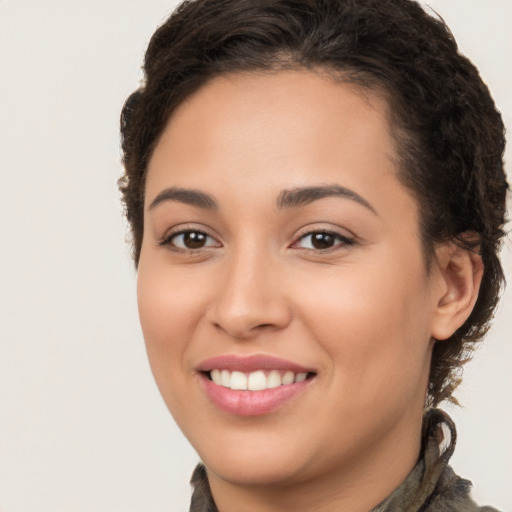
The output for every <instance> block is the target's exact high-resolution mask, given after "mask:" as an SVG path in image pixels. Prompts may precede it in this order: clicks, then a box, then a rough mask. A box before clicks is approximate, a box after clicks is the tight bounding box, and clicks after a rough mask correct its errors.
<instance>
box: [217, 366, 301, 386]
mask: <svg viewBox="0 0 512 512" xmlns="http://www.w3.org/2000/svg"><path fill="white" fill-rule="evenodd" d="M210 377H211V379H212V381H213V382H214V383H215V384H217V385H218V386H224V387H225V388H231V389H237V390H249V391H261V390H263V389H272V388H277V387H279V386H286V385H289V384H293V383H294V382H303V381H305V380H306V379H307V377H308V374H307V373H294V372H291V371H287V372H284V373H282V372H279V370H271V371H270V372H268V373H265V372H264V371H263V370H257V371H255V372H250V373H243V372H238V371H234V372H230V371H229V370H219V369H217V368H215V369H214V370H212V371H211V372H210Z"/></svg>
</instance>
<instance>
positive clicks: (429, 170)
mask: <svg viewBox="0 0 512 512" xmlns="http://www.w3.org/2000/svg"><path fill="white" fill-rule="evenodd" d="M143 69H144V74H145V77H144V80H143V83H142V85H141V87H140V88H139V89H138V90H136V91H135V92H134V93H133V94H132V95H131V96H130V97H129V98H128V99H127V100H126V103H125V105H124V108H123V111H122V115H121V135H122V151H123V163H124V167H125V174H124V176H122V177H121V179H120V180H119V187H120V190H121V193H122V197H123V202H124V205H125V210H126V216H127V219H128V221H129V224H130V227H131V233H132V241H133V257H134V260H135V264H136V265H137V264H138V260H139V256H140V250H141V244H142V237H143V216H144V188H145V176H146V168H147V165H148V161H149V159H150V157H151V155H152V151H153V149H154V147H155V145H156V144H157V142H158V140H159V137H160V135H161V133H162V132H163V130H164V128H165V125H166V123H167V121H168V119H169V117H170V116H171V115H172V113H173V111H174V110H175V109H176V107H177V106H178V105H180V104H181V103H182V102H183V101H184V100H185V99H186V98H188V97H189V96H190V95H192V94H193V93H194V92H195V91H197V90H198V89H199V88H200V87H202V86H203V85H204V84H206V83H207V82H208V80H210V79H211V78H213V77H216V76H219V75H222V74H227V73H236V72H241V71H266V70H268V71H275V70H280V69H311V70H324V71H325V70H327V71H330V72H331V74H332V75H333V77H335V79H336V80H339V81H341V82H349V83H355V84H357V85H358V86H360V87H362V88H367V89H371V90H374V91H377V92H378V93H380V94H381V95H383V96H384V97H385V98H386V99H387V101H388V104H389V107H390V126H391V130H392V133H393V135H394V138H395V141H396V143H397V147H398V153H399V159H400V162H399V166H398V167H399V169H398V177H399V179H400V180H401V181H402V183H403V184H404V185H405V186H406V187H408V189H409V190H410V191H411V193H412V194H413V196H414V197H415V198H416V200H417V202H418V204H419V208H420V217H421V220H420V224H421V225H420V231H421V236H422V241H423V246H424V253H425V256H426V264H427V267H428V265H429V262H430V261H431V258H432V255H433V254H434V249H435V247H436V245H437V244H441V243H445V242H447V241H454V242H455V243H457V244H459V245H460V246H462V247H463V248H465V249H466V250H470V251H478V253H479V254H480V255H481V257H482V261H483V264H484V274H483V279H482V283H481V287H480V292H479V296H478V300H477V302H476V305H475V307H474V309H473V311H472V313H471V315H470V316H469V318H468V319H467V321H466V322H465V323H464V325H462V327H460V328H459V329H458V330H457V331H456V332H455V333H454V334H453V335H452V336H451V337H450V338H449V339H447V340H443V341H442V342H436V343H435V344H434V349H433V355H432V363H431V370H430V382H429V389H428V399H427V405H428V406H435V405H437V404H438V403H439V402H441V401H442V400H444V399H450V400H452V401H455V402H456V400H455V399H454V398H453V396H452V394H453V391H454V390H455V388H456V387H457V385H458V384H459V382H460V373H461V367H462V365H463V364H464V363H465V362H466V361H467V360H468V359H469V357H470V356H471V353H472V351H473V348H474V346H475V343H476V342H477V341H479V340H481V339H482V337H483V336H484V334H485V333H486V331H487V329H488V327H489V323H490V321H491V319H492V316H493V313H494V310H495V308H496V305H497V302H498V299H499V295H500V289H501V286H502V284H503V281H504V276H503V271H502V267H501V263H500V260H499V258H498V252H499V249H500V245H501V241H502V238H503V236H504V231H503V227H504V223H505V215H506V195H507V189H508V184H507V181H506V176H505V172H504V169H503V153H504V148H505V135H504V126H503V122H502V119H501V116H500V113H499V112H498V111H497V109H496V107H495V105H494V102H493V99H492V98H491V96H490V93H489V90H488V88H487V87H486V85H485V84H484V82H483V81H482V79H481V78H480V76H479V73H478V70H477V69H476V68H475V66H474V65H473V64H472V63H471V62H470V61H469V60H468V59H467V58H466V57H464V56H463V55H461V54H460V53H459V52H458V48H457V44H456V42H455V40H454V38H453V35H452V34H451V32H450V30H449V28H448V27H447V26H446V25H445V23H444V22H443V20H442V19H440V18H437V17H432V16H430V15H429V14H427V13H426V12H425V11H424V10H423V9H422V8H421V7H420V5H419V4H417V3H416V2H415V1H413V0H189V1H185V2H183V3H182V4H181V5H180V6H179V7H178V8H177V9H176V11H175V12H174V13H173V14H172V15H171V16H170V18H169V19H168V20H167V21H166V22H165V23H164V24H163V25H162V26H160V28H158V29H157V31H156V32H155V34H154V35H153V37H152V39H151V41H150V43H149V47H148V49H147V52H146V56H145V61H144V68H143ZM468 234H469V235H468Z"/></svg>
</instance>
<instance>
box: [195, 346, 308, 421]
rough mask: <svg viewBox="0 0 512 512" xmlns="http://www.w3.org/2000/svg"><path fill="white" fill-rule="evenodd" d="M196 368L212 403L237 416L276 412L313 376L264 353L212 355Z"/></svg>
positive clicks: (300, 390) (305, 370)
mask: <svg viewBox="0 0 512 512" xmlns="http://www.w3.org/2000/svg"><path fill="white" fill-rule="evenodd" d="M197 369H198V373H199V375H200V382H201V384H202V386H203V389H204V391H205V392H206V395H207V396H208V398H209V399H210V400H211V402H212V403H213V404H215V405H216V406H217V407H219V408H220V409H222V410H223V411H225V412H228V413H230V414H235V415H238V416H260V415H264V414H268V413H271V412H273V411H276V410H277V409H280V408H281V407H282V406H284V405H285V404H286V403H287V402H289V401H290V400H291V399H292V398H294V397H296V396H298V395H300V394H302V393H303V392H304V391H305V390H306V389H307V388H308V387H309V385H310V384H311V383H312V381H314V380H315V377H316V372H315V371H313V370H311V369H308V368H305V367H303V366H301V365H298V364H295V363H292V362H290V361H286V360H283V359H279V358H275V357H271V356H264V355H254V356H248V357H243V356H237V355H225V356H220V357H215V358H213V359H209V360H208V361H204V362H203V363H201V364H200V365H199V367H198V368H197Z"/></svg>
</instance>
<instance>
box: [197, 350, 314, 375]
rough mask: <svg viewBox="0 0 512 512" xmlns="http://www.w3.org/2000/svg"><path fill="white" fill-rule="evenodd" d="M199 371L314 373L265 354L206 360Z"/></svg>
mask: <svg viewBox="0 0 512 512" xmlns="http://www.w3.org/2000/svg"><path fill="white" fill-rule="evenodd" d="M197 369H198V370H199V371H201V372H209V371H211V370H214V369H219V370H230V371H239V372H253V371H256V370H284V371H291V372H294V373H310V372H313V370H312V369H310V368H306V367H304V366H301V365H299V364H297V363H294V362H292V361H287V360H286V359H280V358H278V357H274V356H268V355H263V354H256V355H252V356H240V355H235V354H225V355H221V356H217V357H212V358H210V359H206V360H205V361H203V362H201V363H200V364H199V366H198V367H197Z"/></svg>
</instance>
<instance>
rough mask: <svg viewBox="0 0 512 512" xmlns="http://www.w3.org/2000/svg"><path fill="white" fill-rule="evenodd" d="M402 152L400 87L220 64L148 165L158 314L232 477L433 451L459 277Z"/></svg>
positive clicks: (142, 296)
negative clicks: (395, 94) (434, 256)
mask: <svg viewBox="0 0 512 512" xmlns="http://www.w3.org/2000/svg"><path fill="white" fill-rule="evenodd" d="M395 157H396V153H395V148H394V144H393V140H392V138H391V136H390V130H389V126H388V122H387V119H386V105H385V103H384V102H383V101H382V100H380V99H379V98H378V97H375V96H373V95H371V94H370V93H365V92H362V91H360V90H357V89H355V88H354V87H350V86H347V85H343V84H339V83H335V82H334V81H332V80H331V79H329V78H326V77H322V76H320V75H319V74H315V73H313V72H308V71H283V72H278V73H274V74H236V75H231V76H227V77H221V78H217V79H215V80H213V81H212V82H210V83H209V84H208V85H206V86H205V87H203V88H202V89H201V90H199V92H197V93H196V94H194V95H193V96H192V97H191V98H190V99H188V100H187V101H186V102H185V103H183V104H182V105H181V106H180V107H179V108H178V109H177V110H176V112H175V113H174V114H173V116H172V118H171V120H170V122H169V123H168V125H167V127H166V129H165V131H164V133H163V134H162V137H161V139H160V140H159V142H158V145H157V146H156V149H155V151H154V154H153V156H152V159H151V161H150V164H149V168H148V176H147V187H146V199H145V201H146V202H145V223H144V239H143V243H142V252H141V257H140V264H139V274H138V300H139V309H140V319H141V324H142V329H143V332H144V337H145V341H146V345H147V351H148V355H149V360H150V364H151V368H152V371H153V373H154V376H155V379H156V382H157V384H158V386H159V389H160V391H161V393H162V395H163V397H164V400H165V402H166V404H167V406H168V407H169V409H170V411H171V413H172V415H173V416H174V418H175V420H176V422H177V423H178V424H179V426H180V427H181V429H182V430H183V432H184V433H185V435H186V436H187V438H188V439H189V440H190V442H191V443H192V445H193V446H194V447H195V449H196V450H197V451H198V453H199V455H200V457H201V458H202V460H203V461H204V462H205V464H206V466H207V467H208V469H209V471H210V475H211V476H213V477H214V478H220V479H222V480H224V481H230V482H238V483H244V482H250V483H261V484H264V483H269V482H288V483H290V482H294V481H297V482H298V481H305V480H306V479H308V478H314V477H315V476H318V475H322V474H325V472H326V471H332V472H335V471H345V472H348V471H353V472H354V474H357V472H358V470H361V471H362V470H364V468H367V469H368V468H369V467H370V466H371V463H373V462H375V463H378V461H379V458H380V459H382V460H386V458H387V460H388V462H387V464H389V465H393V464H395V463H397V464H398V463H399V462H398V461H399V459H400V454H399V453H400V449H398V450H397V448H398V447H402V449H403V451H404V452H407V450H408V447H412V450H416V452H415V453H417V449H418V445H417V443H418V439H417V434H418V433H419V430H420V423H421V412H422V406H423V403H424V399H425V393H426V387H427V382H428V372H429V363H430V354H431V348H432V345H431V332H432V324H433V323H434V322H435V315H434V309H435V305H436V303H437V301H438V299H439V295H440V293H441V292H442V282H441V281H442V280H441V278H440V277H439V272H437V271H436V268H435V266H434V270H432V272H430V273H427V271H426V267H425V261H424V257H423V253H422V246H421V242H420V236H419V229H418V210H417V205H416V202H415V200H414V199H413V197H412V196H411V194H410V193H409V192H408V190H407V189H406V188H404V186H403V185H402V184H401V183H400V181H399V180H398V179H397V167H396V158H395ZM211 379H214V380H215V381H216V382H214V381H213V380H211ZM304 379H305V380H304ZM292 381H293V382H292ZM247 386H249V387H250V388H252V389H249V390H247V389H244V388H246V387H247ZM239 388H242V389H239ZM390 454H393V455H392V458H390Z"/></svg>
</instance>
